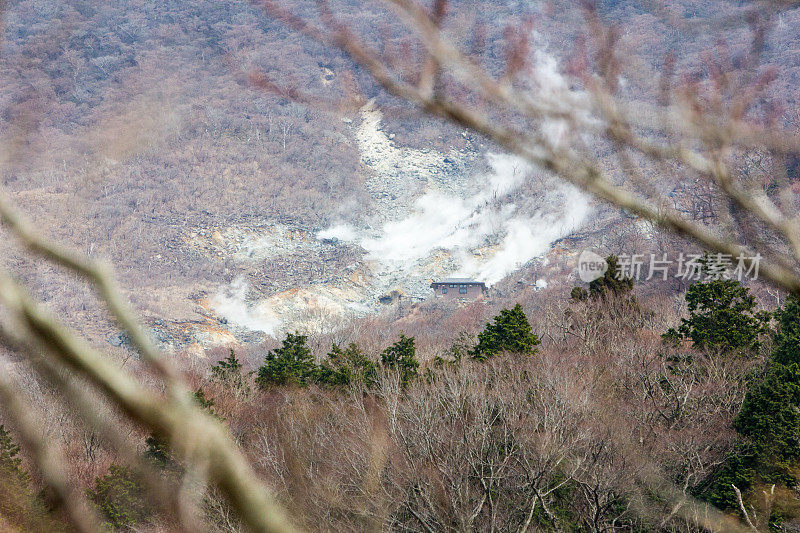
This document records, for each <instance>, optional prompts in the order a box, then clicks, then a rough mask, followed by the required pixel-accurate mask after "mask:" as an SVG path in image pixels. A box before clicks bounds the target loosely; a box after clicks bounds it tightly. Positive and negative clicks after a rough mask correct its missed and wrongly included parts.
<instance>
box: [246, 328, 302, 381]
mask: <svg viewBox="0 0 800 533" xmlns="http://www.w3.org/2000/svg"><path fill="white" fill-rule="evenodd" d="M307 340H308V337H307V336H305V335H300V334H297V333H295V334H292V333H289V334H288V335H287V336H286V338H285V339H284V340H283V344H282V345H281V347H280V348H276V349H274V350H270V351H269V352H268V353H267V355H266V357H265V358H264V364H263V365H262V366H261V367H260V368H259V369H258V375H257V377H256V384H257V385H258V386H259V388H262V389H264V388H267V387H269V386H270V385H289V384H294V385H299V386H301V387H305V386H306V385H308V384H309V383H310V382H311V381H313V380H314V377H315V374H316V365H315V364H314V357H313V356H312V355H311V350H309V349H308V346H306V342H307Z"/></svg>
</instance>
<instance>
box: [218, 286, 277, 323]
mask: <svg viewBox="0 0 800 533" xmlns="http://www.w3.org/2000/svg"><path fill="white" fill-rule="evenodd" d="M248 289H249V286H248V285H247V282H246V281H245V280H244V278H237V279H236V280H234V281H233V283H231V284H230V285H229V286H227V287H222V288H220V290H219V291H217V293H216V294H215V295H214V296H213V297H212V298H211V302H210V303H211V307H212V309H214V312H216V313H217V314H218V315H220V316H222V317H225V319H226V320H227V321H228V322H229V323H231V324H233V325H234V326H237V327H240V328H245V329H249V330H251V331H262V332H264V333H266V334H267V335H273V336H274V335H275V331H276V330H277V329H278V327H279V326H280V324H281V321H280V320H279V319H278V317H276V316H275V315H273V314H272V313H270V312H268V311H266V310H264V309H262V308H261V307H259V306H252V305H249V304H248V303H247V300H246V297H247V291H248Z"/></svg>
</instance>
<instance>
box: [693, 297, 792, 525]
mask: <svg viewBox="0 0 800 533" xmlns="http://www.w3.org/2000/svg"><path fill="white" fill-rule="evenodd" d="M775 316H776V318H777V319H778V329H777V332H776V334H775V338H774V341H775V348H774V350H773V353H772V357H771V359H770V363H769V367H768V368H767V372H766V374H765V375H764V378H763V379H762V380H761V381H759V382H758V383H756V384H754V385H753V386H751V388H750V390H749V391H748V392H747V394H746V395H745V399H744V402H743V404H742V408H741V410H740V411H739V414H738V416H737V417H736V420H735V421H734V428H735V429H736V431H737V433H738V434H739V436H740V441H739V443H738V444H737V446H736V448H735V450H734V452H733V453H732V454H731V455H730V456H729V458H728V460H727V461H726V464H725V465H724V467H723V468H722V469H721V471H720V472H719V473H718V474H717V475H716V476H715V478H714V479H713V481H712V483H711V484H710V487H709V488H708V489H707V490H706V491H705V492H704V494H703V496H704V497H705V498H706V499H707V500H709V501H710V502H712V503H713V504H715V505H717V506H718V507H721V508H723V509H737V508H738V502H737V500H736V494H735V491H734V490H733V487H732V486H731V485H732V484H733V485H736V487H737V488H738V489H740V490H741V491H742V492H743V493H744V492H746V491H747V490H748V489H749V488H750V487H751V486H752V485H753V484H755V483H756V482H759V483H767V484H773V483H775V484H783V485H786V486H790V487H791V486H794V485H795V484H796V483H797V481H798V479H797V476H796V472H797V471H798V467H800V301H798V300H797V299H795V298H790V299H789V300H788V301H787V303H786V306H785V307H784V308H783V309H782V310H780V311H778V312H777V313H776V314H775Z"/></svg>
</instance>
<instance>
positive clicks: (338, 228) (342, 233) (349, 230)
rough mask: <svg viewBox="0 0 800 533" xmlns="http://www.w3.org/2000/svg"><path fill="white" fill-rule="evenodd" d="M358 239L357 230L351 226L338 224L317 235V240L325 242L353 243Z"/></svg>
mask: <svg viewBox="0 0 800 533" xmlns="http://www.w3.org/2000/svg"><path fill="white" fill-rule="evenodd" d="M355 238H356V230H355V228H353V226H351V225H350V224H336V225H335V226H331V227H330V228H328V229H325V230H322V231H320V232H318V233H317V239H319V240H321V241H324V240H327V239H336V240H340V241H352V240H355Z"/></svg>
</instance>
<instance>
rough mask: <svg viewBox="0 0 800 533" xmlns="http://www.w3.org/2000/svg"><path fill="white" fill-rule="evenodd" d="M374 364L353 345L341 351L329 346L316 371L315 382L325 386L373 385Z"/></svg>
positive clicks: (374, 377) (335, 345)
mask: <svg viewBox="0 0 800 533" xmlns="http://www.w3.org/2000/svg"><path fill="white" fill-rule="evenodd" d="M376 370H377V368H376V364H375V362H374V361H371V360H370V359H369V358H368V357H367V356H366V355H364V352H362V351H361V349H360V348H359V347H358V345H356V344H355V343H352V342H351V343H350V344H349V345H348V346H347V348H345V349H342V348H341V347H340V346H339V345H338V344H333V345H332V346H331V351H330V352H328V355H327V357H326V359H325V362H324V363H322V364H321V365H320V366H319V369H318V370H317V382H318V383H319V384H321V385H326V386H345V385H350V384H353V383H363V384H365V385H367V386H370V385H373V384H374V383H375V379H376V376H377V374H376Z"/></svg>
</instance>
